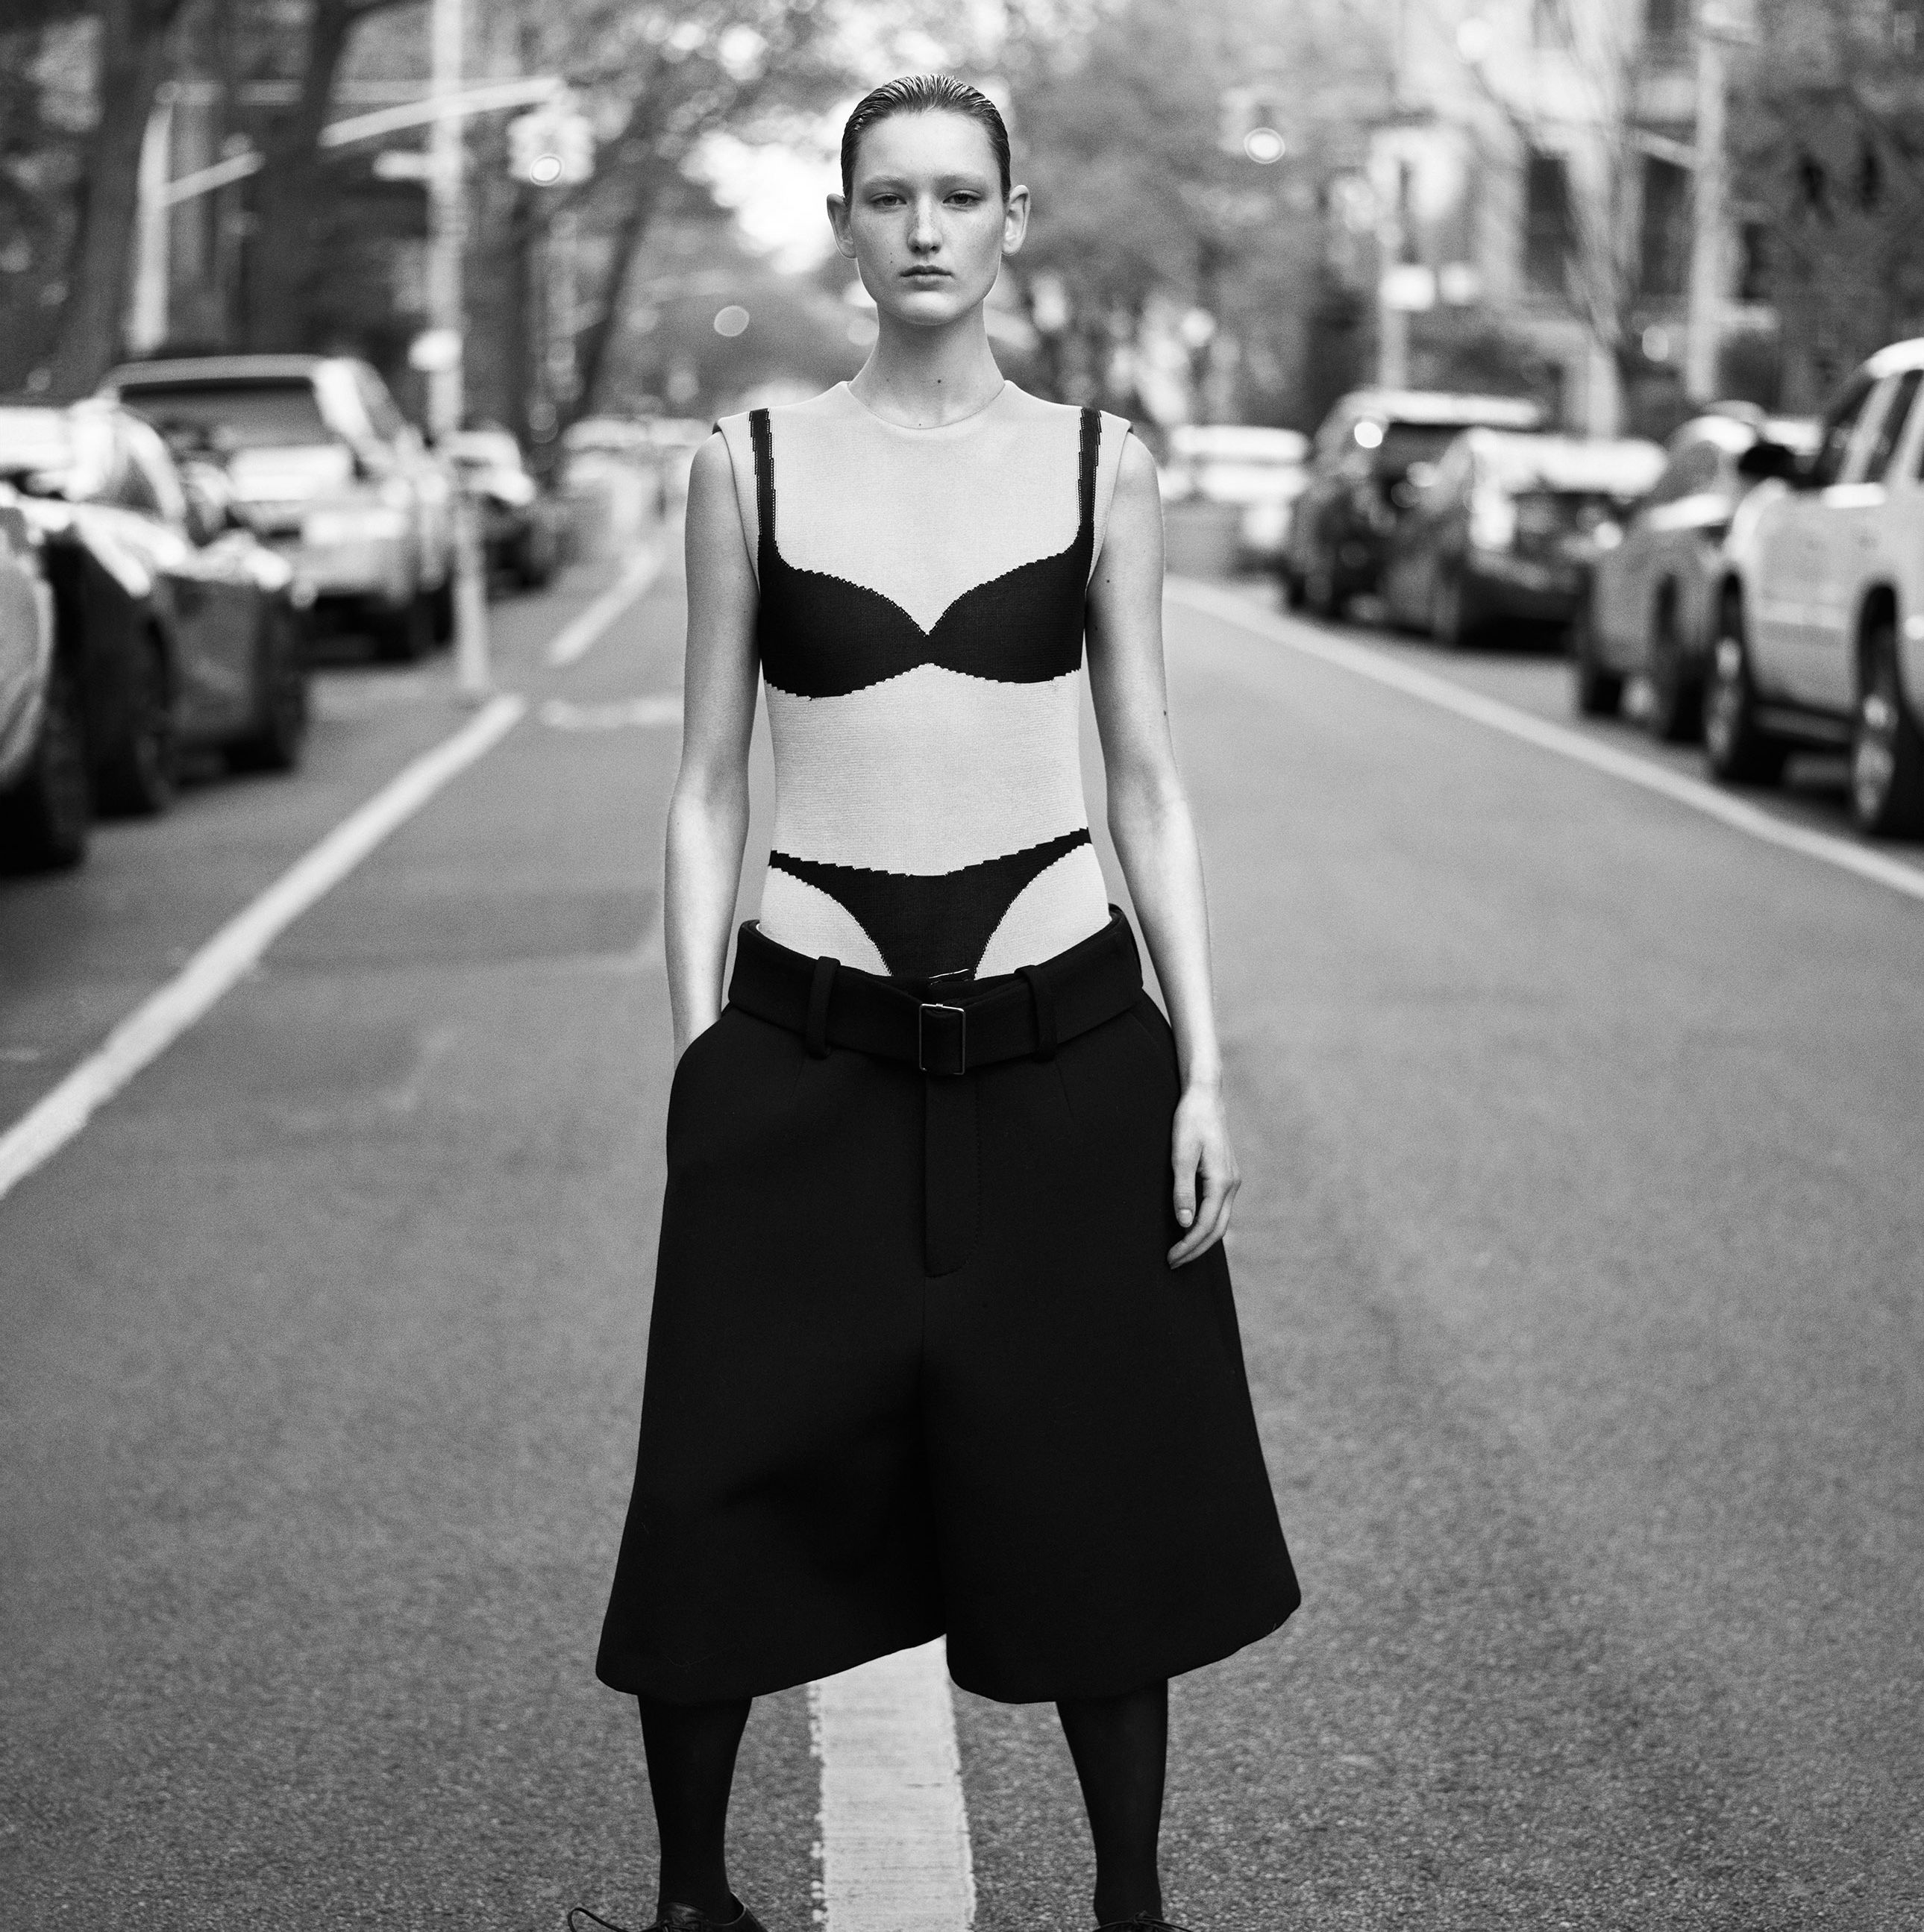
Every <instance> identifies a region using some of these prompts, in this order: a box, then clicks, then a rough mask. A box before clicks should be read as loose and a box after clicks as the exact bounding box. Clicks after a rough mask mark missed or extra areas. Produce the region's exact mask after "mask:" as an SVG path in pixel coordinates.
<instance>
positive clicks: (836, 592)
mask: <svg viewBox="0 0 1924 1932" xmlns="http://www.w3.org/2000/svg"><path fill="white" fill-rule="evenodd" d="M1101 435H1102V419H1101V417H1100V415H1099V414H1098V413H1097V411H1095V410H1083V411H1082V416H1081V437H1080V449H1079V463H1078V466H1077V475H1076V492H1077V511H1078V514H1077V523H1076V535H1075V537H1074V538H1073V540H1072V541H1071V542H1070V544H1069V545H1068V546H1067V548H1065V549H1064V550H1060V551H1058V552H1057V553H1055V555H1053V556H1045V557H1038V558H1036V559H1034V560H1033V561H1031V562H1027V563H1024V564H1021V565H1017V566H1016V568H1013V569H1011V570H1008V571H1004V573H1002V574H1001V575H999V576H997V577H991V578H989V579H987V580H985V581H983V582H982V583H977V584H974V585H972V586H970V587H969V588H968V589H966V590H965V591H963V592H962V593H961V594H960V595H959V596H957V597H956V598H954V599H953V601H951V602H950V604H949V605H948V606H947V608H946V609H945V610H944V611H943V612H942V613H941V616H940V617H939V618H938V619H937V620H936V622H935V624H934V625H933V626H932V628H929V629H928V630H926V631H925V630H924V629H923V628H922V626H921V625H920V624H919V623H918V622H917V621H916V620H915V619H914V618H913V617H911V616H910V615H909V613H908V611H907V610H905V609H903V608H902V606H901V605H900V604H898V603H897V602H896V601H894V599H893V598H890V597H888V596H887V595H884V593H883V592H881V591H879V590H877V589H873V588H872V587H871V586H868V585H866V584H862V583H854V582H851V581H850V580H848V579H847V578H845V577H839V576H836V575H834V574H831V573H830V572H827V571H818V570H812V569H806V568H800V567H799V566H797V565H793V564H791V563H790V562H788V559H786V558H785V557H784V556H782V550H781V545H780V542H779V537H778V534H777V530H776V488H775V460H776V452H775V450H774V447H773V427H772V425H771V422H770V416H769V413H768V412H767V410H755V411H753V412H752V413H751V414H750V416H749V437H750V440H751V443H752V448H753V451H754V456H755V502H756V509H757V511H758V526H759V527H758V532H757V541H756V562H757V571H758V577H759V580H760V592H761V595H760V603H759V608H758V613H757V617H756V624H755V637H756V644H757V648H758V652H759V655H760V658H761V669H762V673H763V675H764V677H765V678H766V679H767V682H768V683H769V685H770V687H771V688H772V689H774V690H776V691H782V692H785V693H787V694H790V695H791V696H792V697H799V698H801V699H803V700H815V699H843V700H846V699H848V698H850V697H854V695H855V694H858V693H860V692H863V691H868V690H870V689H872V688H874V687H875V686H876V685H881V684H884V683H886V682H888V681H889V680H890V679H895V678H899V677H901V676H904V675H905V673H910V672H912V671H915V670H919V669H920V668H921V667H924V666H935V667H939V668H940V669H941V670H946V671H950V672H953V673H959V675H961V676H964V677H967V678H971V679H983V680H984V681H986V682H992V683H995V684H1000V685H1029V686H1033V685H1044V684H1048V683H1051V682H1055V680H1057V679H1061V678H1063V677H1064V676H1073V674H1074V673H1076V671H1078V670H1079V669H1080V668H1081V666H1082V629H1083V622H1084V606H1085V598H1086V595H1087V586H1088V576H1089V570H1090V565H1091V560H1092V558H1093V555H1094V541H1095V515H1094V506H1095V481H1096V470H1097V460H1098V457H1099V453H1100V441H1101ZM1063 482H1064V487H1067V482H1068V478H1067V475H1064V478H1063ZM790 728H791V729H795V728H797V727H796V726H794V725H791V727H790ZM1055 822H1056V823H1057V824H1060V823H1061V822H1062V821H1061V819H1060V818H1059V817H1058V818H1057V819H1056V820H1055ZM1038 829H1047V827H1046V826H1043V827H1039V828H1038ZM1089 842H1090V841H1089V833H1088V828H1087V826H1086V825H1083V826H1078V827H1076V829H1073V830H1071V831H1067V832H1061V833H1060V834H1058V835H1055V836H1052V837H1049V838H1042V839H1039V840H1038V841H1037V842H1035V843H1034V844H1028V845H1025V846H1023V847H1021V848H1019V850H1014V851H1010V852H1006V853H998V854H994V855H992V856H987V857H985V858H984V859H981V860H980V861H977V862H975V863H973V864H970V865H963V866H961V867H959V868H954V869H952V870H949V871H941V872H929V873H919V872H909V871H893V870H884V869H881V868H876V867H874V866H868V865H848V864H841V863H837V862H834V861H833V860H832V859H829V858H827V857H824V856H806V857H804V856H797V855H794V854H791V853H785V852H780V851H777V852H774V853H770V858H769V864H770V867H771V868H773V870H775V871H779V872H783V873H785V874H788V876H789V877H792V878H794V879H796V880H800V882H801V883H803V884H805V885H807V886H812V887H813V888H815V889H816V890H818V891H820V892H824V893H826V894H827V895H829V897H830V898H832V899H833V900H834V901H835V902H836V904H838V905H839V906H840V907H842V910H843V911H845V913H847V914H848V916H849V917H850V918H851V919H854V921H855V922H856V923H857V925H858V926H860V927H861V929H862V930H863V932H865V933H866V935H868V937H869V940H870V941H872V944H874V946H875V950H876V951H877V953H879V954H880V956H881V959H882V960H883V962H884V965H886V968H887V971H889V972H890V973H891V974H898V975H900V976H903V977H913V978H927V977H933V976H935V975H937V974H950V973H957V972H965V973H973V972H974V971H975V969H976V968H977V965H979V963H980V961H981V959H982V958H983V953H984V951H985V950H986V948H987V947H988V945H989V941H990V940H991V938H992V936H993V935H994V934H995V931H996V929H997V928H998V926H1000V925H1001V922H1002V921H1003V920H1004V918H1005V917H1006V916H1007V914H1008V913H1009V910H1010V907H1012V906H1013V904H1015V902H1016V899H1017V898H1019V896H1020V895H1022V892H1024V890H1025V889H1026V888H1028V886H1030V885H1031V884H1032V883H1034V881H1035V880H1037V878H1039V877H1040V876H1041V874H1043V873H1044V872H1045V871H1047V870H1048V869H1049V867H1050V866H1051V865H1054V864H1055V862H1057V861H1058V860H1059V859H1062V858H1064V857H1065V856H1067V855H1068V854H1069V853H1072V852H1073V851H1075V850H1076V849H1077V848H1078V847H1082V846H1086V845H1088V844H1089Z"/></svg>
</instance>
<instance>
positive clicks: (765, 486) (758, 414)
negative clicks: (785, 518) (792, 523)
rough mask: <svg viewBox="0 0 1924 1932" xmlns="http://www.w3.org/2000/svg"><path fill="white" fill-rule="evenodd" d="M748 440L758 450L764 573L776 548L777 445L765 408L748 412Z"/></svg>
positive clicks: (758, 536) (759, 556) (758, 557)
mask: <svg viewBox="0 0 1924 1932" xmlns="http://www.w3.org/2000/svg"><path fill="white" fill-rule="evenodd" d="M749 443H750V444H751V445H752V446H753V448H754V450H755V562H756V563H757V565H758V566H759V567H760V568H761V570H762V571H764V573H765V571H766V569H767V563H768V559H769V557H770V554H771V553H773V550H774V548H775V448H774V443H773V439H772V437H771V434H770V430H769V427H768V412H767V410H749Z"/></svg>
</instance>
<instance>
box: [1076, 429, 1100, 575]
mask: <svg viewBox="0 0 1924 1932" xmlns="http://www.w3.org/2000/svg"><path fill="white" fill-rule="evenodd" d="M1102 446H1103V413H1102V411H1101V410H1091V409H1085V410H1083V412H1082V468H1081V471H1080V473H1079V475H1078V477H1077V479H1076V505H1077V508H1078V511H1079V515H1080V519H1081V520H1080V521H1079V523H1077V525H1076V537H1077V538H1078V539H1079V541H1082V542H1084V543H1087V544H1094V542H1095V540H1096V463H1097V459H1098V458H1100V455H1101V454H1102Z"/></svg>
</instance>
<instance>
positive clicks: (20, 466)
mask: <svg viewBox="0 0 1924 1932" xmlns="http://www.w3.org/2000/svg"><path fill="white" fill-rule="evenodd" d="M0 480H5V481H8V483H10V484H12V485H13V486H14V487H15V489H16V490H17V491H18V496H17V505H18V508H19V509H20V513H21V515H22V517H23V520H25V521H26V523H28V524H29V526H30V527H31V528H32V530H33V531H34V532H35V535H36V537H37V538H38V541H39V544H40V547H41V557H42V559H43V562H44V567H45V569H46V572H47V580H48V582H49V583H50V586H51V589H52V592H53V602H54V610H55V623H56V631H57V633H58V637H59V647H60V651H61V653H62V655H63V656H64V657H65V658H67V659H68V661H70V662H71V664H73V666H74V670H75V675H76V678H77V682H78V684H79V688H80V697H81V700H82V709H83V718H84V730H85V737H86V746H87V755H88V765H89V772H90V773H91V776H92V784H93V787H94V793H95V796H96V798H98V799H99V801H100V802H101V803H102V804H103V805H107V806H108V807H110V808H114V809H118V810H120V811H132V812H155V811H160V810H161V809H162V808H164V806H165V805H167V802H168V800H169V799H170V798H171V797H172V796H173V787H174V778H175V772H176V757H177V754H178V752H179V751H180V750H181V749H182V748H183V747H185V746H210V747H211V746H218V747H219V748H221V749H223V750H224V751H225V753H226V754H227V757H228V760H229V761H230V763H233V764H236V765H239V766H258V767H260V768H263V769H271V770H278V771H286V770H290V769H292V768H293V766H295V765H296V763H299V758H300V754H301V748H302V742H303V739H304V738H305V734H306V730H307V720H308V671H307V661H306V659H307V653H306V648H305V622H304V619H303V616H302V608H301V606H302V600H303V596H304V591H303V588H302V586H301V585H300V584H299V582H298V580H297V579H296V577H295V574H294V571H293V568H292V566H291V565H290V564H289V563H288V562H287V559H285V558H284V557H281V556H277V555H276V554H275V553H274V552H273V551H272V550H270V549H269V547H267V546H266V544H263V543H262V542H261V541H260V539H259V538H257V537H256V536H255V535H254V532H253V531H252V530H251V529H249V528H248V527H247V525H246V522H245V514H244V513H243V512H242V511H241V509H240V508H239V505H236V504H235V503H234V502H232V500H231V499H229V498H228V497H227V496H225V494H224V480H223V479H221V478H220V477H219V476H218V474H206V473H203V474H198V475H197V474H194V473H193V472H189V473H188V474H185V475H183V473H182V470H181V469H180V468H179V466H178V465H176V463H175V461H174V460H173V457H172V455H170V453H169V452H168V449H167V445H166V444H165V443H164V442H163V441H162V440H161V437H160V435H159V434H158V431H155V428H153V427H152V425H150V424H149V423H147V422H143V420H142V419H140V417H138V416H135V415H134V414H133V413H131V411H129V410H124V409H122V408H119V407H117V406H116V405H115V404H111V403H107V402H103V401H98V400H96V401H89V402H84V403H78V404H74V406H73V407H71V408H69V409H65V410H62V409H54V408H50V407H44V406H41V405H38V404H20V405H12V406H5V407H0Z"/></svg>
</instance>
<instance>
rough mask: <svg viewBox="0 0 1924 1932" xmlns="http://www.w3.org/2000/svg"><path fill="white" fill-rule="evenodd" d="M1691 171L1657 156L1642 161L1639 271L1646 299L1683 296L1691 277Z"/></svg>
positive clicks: (1647, 157)
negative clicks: (1641, 226) (1641, 222)
mask: <svg viewBox="0 0 1924 1932" xmlns="http://www.w3.org/2000/svg"><path fill="white" fill-rule="evenodd" d="M1690 190H1691V182H1690V175H1689V172H1688V169H1683V168H1680V167H1679V166H1676V163H1674V162H1672V161H1660V160H1658V159H1657V157H1655V155H1654V154H1646V156H1645V157H1643V233H1642V234H1641V236H1640V237H1639V240H1640V248H1639V250H1638V253H1639V255H1640V272H1641V276H1642V281H1643V293H1644V294H1645V295H1646V296H1680V295H1682V293H1683V292H1684V290H1685V287H1686V286H1687V285H1688V281H1689V277H1690V215H1691V208H1690Z"/></svg>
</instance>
